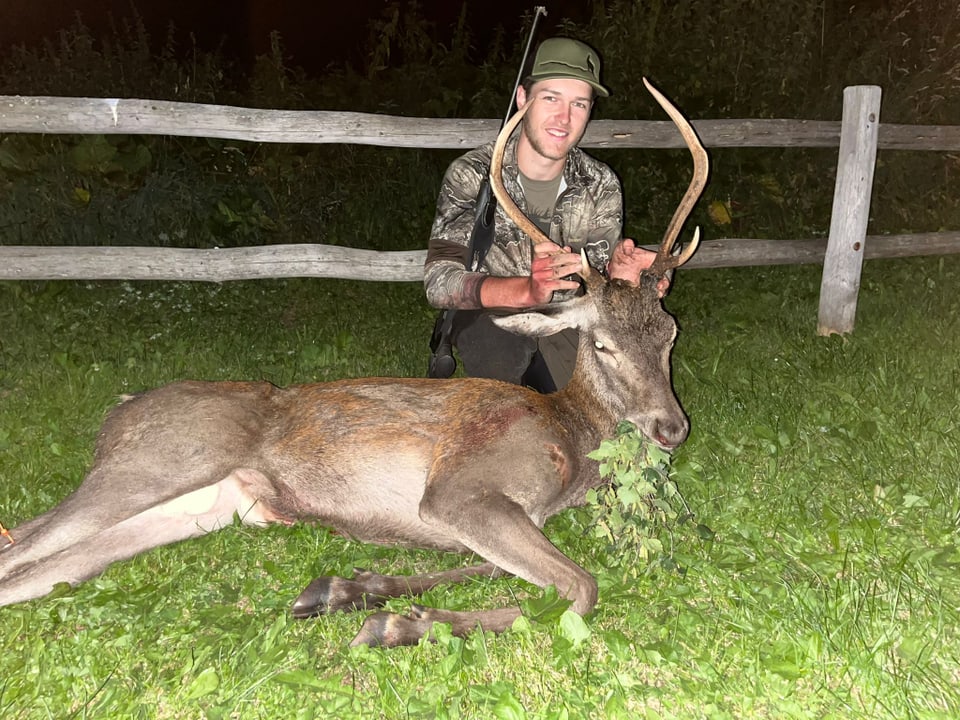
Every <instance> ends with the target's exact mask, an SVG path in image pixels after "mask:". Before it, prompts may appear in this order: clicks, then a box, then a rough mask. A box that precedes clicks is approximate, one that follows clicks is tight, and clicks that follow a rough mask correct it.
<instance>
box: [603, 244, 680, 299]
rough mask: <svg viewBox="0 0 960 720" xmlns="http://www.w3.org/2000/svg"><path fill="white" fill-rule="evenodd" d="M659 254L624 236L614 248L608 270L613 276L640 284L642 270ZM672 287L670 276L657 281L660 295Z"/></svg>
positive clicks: (632, 283) (633, 283)
mask: <svg viewBox="0 0 960 720" xmlns="http://www.w3.org/2000/svg"><path fill="white" fill-rule="evenodd" d="M656 256H657V254H656V253H655V252H653V251H652V250H647V249H646V248H642V247H640V246H639V245H637V244H636V243H635V242H634V241H633V240H631V239H630V238H624V239H623V240H621V241H620V243H619V244H618V245H617V246H616V247H615V248H614V249H613V255H612V256H611V257H610V262H609V263H608V264H607V272H608V274H609V275H610V277H611V278H619V279H620V280H625V281H627V282H628V283H630V284H631V285H639V284H640V272H641V271H642V270H646V269H647V268H648V267H650V265H651V264H652V263H653V259H654V258H655V257H656ZM669 288H670V278H668V277H662V278H660V280H659V281H658V282H657V293H658V294H659V295H660V297H663V296H664V295H666V294H667V290H668V289H669Z"/></svg>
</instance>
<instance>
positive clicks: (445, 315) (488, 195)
mask: <svg viewBox="0 0 960 720" xmlns="http://www.w3.org/2000/svg"><path fill="white" fill-rule="evenodd" d="M546 14H547V9H546V8H545V7H543V6H542V5H537V6H536V7H534V9H533V22H532V23H531V25H530V35H529V36H528V37H527V45H526V47H525V48H524V50H523V57H522V58H521V59H520V69H519V71H518V72H517V80H516V82H514V84H513V92H512V93H511V94H510V102H509V103H507V113H506V115H504V117H503V120H502V121H501V122H500V129H501V130H502V129H503V126H504V125H506V124H507V121H508V120H509V119H510V116H511V115H512V114H513V107H514V103H515V102H516V98H517V88H518V87H520V81H521V80H522V79H523V69H524V66H525V65H526V64H527V57H528V56H529V54H530V46H531V45H532V44H533V36H534V33H535V32H536V29H537V21H538V20H539V19H540V16H541V15H546ZM496 212H497V199H496V198H495V197H494V196H493V192H492V190H491V189H490V173H489V172H488V173H487V175H486V176H485V177H484V178H483V180H482V181H481V182H480V188H479V190H478V191H477V200H476V215H475V217H474V220H473V230H472V231H471V232H470V241H469V243H468V244H467V258H469V260H468V262H469V267H470V269H471V270H473V271H476V269H477V268H479V267H480V265H481V264H482V263H483V260H484V258H486V256H487V253H488V252H489V251H490V246H491V245H493V230H494V225H495V222H494V220H495V217H496ZM456 314H457V311H456V309H455V308H449V309H447V310H441V311H440V313H439V314H438V315H437V319H436V321H435V322H434V324H433V333H432V334H431V336H430V363H429V366H428V367H427V377H432V378H448V377H450V376H451V375H453V373H454V372H455V371H456V369H457V359H456V358H455V357H454V356H453V338H452V333H453V320H454V318H455V317H456Z"/></svg>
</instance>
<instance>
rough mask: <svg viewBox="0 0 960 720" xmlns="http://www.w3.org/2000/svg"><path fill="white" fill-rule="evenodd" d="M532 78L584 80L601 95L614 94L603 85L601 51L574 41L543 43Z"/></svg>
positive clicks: (531, 72) (531, 73)
mask: <svg viewBox="0 0 960 720" xmlns="http://www.w3.org/2000/svg"><path fill="white" fill-rule="evenodd" d="M528 77H529V78H530V79H531V80H533V81H534V82H539V81H540V80H547V79H548V78H572V79H574V80H583V81H584V82H585V83H587V84H588V85H590V87H592V88H593V89H594V90H595V91H596V93H597V95H600V96H602V97H609V95H610V91H609V90H607V89H606V88H605V87H604V86H603V85H601V84H600V56H599V55H598V54H597V51H596V50H594V49H593V48H592V47H590V46H589V45H587V44H586V43H582V42H580V41H579V40H574V39H573V38H565V37H556V38H549V39H548V40H544V41H543V42H542V43H540V47H538V48H537V54H536V55H535V56H534V58H533V66H532V67H531V69H530V75H529V76H528Z"/></svg>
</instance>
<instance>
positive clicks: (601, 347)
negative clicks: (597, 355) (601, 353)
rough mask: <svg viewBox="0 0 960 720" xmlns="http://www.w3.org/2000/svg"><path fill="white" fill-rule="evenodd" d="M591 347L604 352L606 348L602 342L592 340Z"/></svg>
mask: <svg viewBox="0 0 960 720" xmlns="http://www.w3.org/2000/svg"><path fill="white" fill-rule="evenodd" d="M593 346H594V347H595V348H596V349H597V350H606V346H605V345H604V344H603V343H602V342H600V341H599V340H594V341H593Z"/></svg>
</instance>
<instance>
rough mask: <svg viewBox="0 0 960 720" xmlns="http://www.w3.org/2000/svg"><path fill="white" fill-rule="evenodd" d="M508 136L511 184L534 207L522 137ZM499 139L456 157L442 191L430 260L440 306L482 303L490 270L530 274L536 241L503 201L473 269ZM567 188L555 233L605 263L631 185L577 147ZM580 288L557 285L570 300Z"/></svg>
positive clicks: (429, 283) (506, 169)
mask: <svg viewBox="0 0 960 720" xmlns="http://www.w3.org/2000/svg"><path fill="white" fill-rule="evenodd" d="M518 137H519V133H517V134H516V135H514V137H513V138H511V139H510V141H509V142H508V144H507V147H506V151H505V153H504V159H503V184H504V187H505V188H506V190H507V192H508V193H510V196H511V197H512V198H514V200H515V201H516V203H517V205H518V206H519V208H520V209H521V210H523V211H524V212H526V211H527V207H526V201H525V199H524V196H523V190H522V188H521V187H520V181H519V171H518V168H517V138H518ZM492 153H493V143H492V142H491V143H488V144H486V145H482V146H481V147H478V148H476V149H475V150H471V151H470V152H468V153H466V154H465V155H462V156H461V157H459V158H457V159H456V160H454V161H453V163H451V165H450V167H449V168H448V169H447V172H446V174H445V175H444V178H443V185H442V186H441V188H440V196H439V198H438V199H437V214H436V217H435V218H434V221H433V228H432V230H431V233H430V244H429V247H428V250H427V260H426V264H425V267H424V288H425V289H426V294H427V301H428V302H429V303H430V304H431V305H433V306H434V307H438V308H458V309H461V310H472V309H476V308H479V307H480V285H481V283H482V282H483V279H484V278H485V277H487V276H488V275H493V276H498V277H515V276H518V275H529V274H530V264H531V255H532V246H531V243H530V240H529V238H528V237H527V236H526V234H525V233H523V232H521V231H520V230H519V229H518V228H517V227H516V226H515V225H514V224H513V223H512V222H511V221H510V220H509V219H508V218H507V216H506V215H505V214H504V212H503V208H501V207H499V204H498V206H497V214H496V223H495V231H494V241H493V246H492V247H491V248H490V252H489V253H487V257H486V259H485V260H484V262H483V264H482V265H481V267H480V268H479V269H478V271H477V272H471V271H470V270H469V269H467V267H466V264H467V261H468V259H467V245H468V244H469V242H470V233H471V231H472V230H473V221H474V212H475V207H476V197H477V192H478V190H479V188H480V183H481V181H482V179H483V178H484V177H485V176H486V175H487V173H488V171H489V167H490V160H491V157H492ZM563 180H564V183H565V184H566V188H565V189H564V190H563V191H562V192H561V193H560V197H559V198H558V199H557V204H556V208H555V209H554V214H553V221H552V222H551V224H550V233H549V235H550V239H551V240H553V241H554V242H556V243H557V244H558V245H569V246H570V247H571V248H572V249H573V251H574V252H578V251H579V250H580V248H583V249H584V250H586V253H587V260H588V261H589V262H590V264H591V265H592V266H593V267H595V268H597V269H598V270H601V271H605V270H606V267H607V262H608V261H609V260H610V254H611V252H612V251H613V248H614V246H615V245H616V244H617V243H618V242H620V238H621V235H622V232H623V192H622V190H621V187H620V180H619V179H618V178H617V176H616V175H615V174H614V173H613V171H612V170H611V169H610V168H609V167H608V166H607V165H605V164H604V163H602V162H600V161H599V160H597V159H595V158H592V157H590V156H589V155H587V154H586V153H585V152H583V151H582V150H580V149H579V148H573V149H572V150H571V151H570V153H569V155H568V156H567V162H566V164H565V166H564V169H563ZM574 294H575V291H568V292H563V293H561V292H557V293H554V296H553V299H554V301H560V300H566V299H568V298H569V297H571V296H572V295H574Z"/></svg>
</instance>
